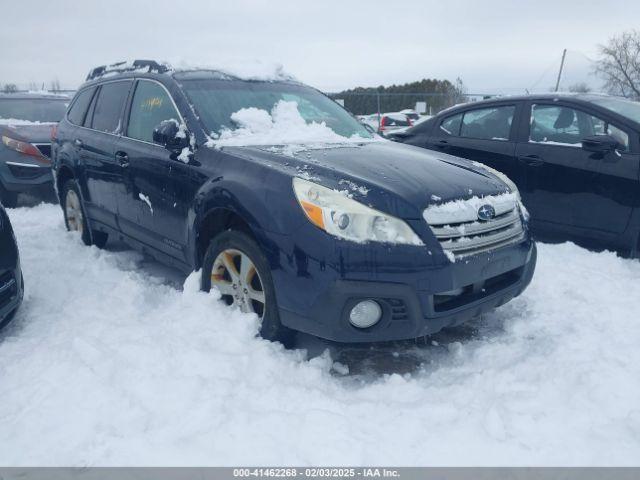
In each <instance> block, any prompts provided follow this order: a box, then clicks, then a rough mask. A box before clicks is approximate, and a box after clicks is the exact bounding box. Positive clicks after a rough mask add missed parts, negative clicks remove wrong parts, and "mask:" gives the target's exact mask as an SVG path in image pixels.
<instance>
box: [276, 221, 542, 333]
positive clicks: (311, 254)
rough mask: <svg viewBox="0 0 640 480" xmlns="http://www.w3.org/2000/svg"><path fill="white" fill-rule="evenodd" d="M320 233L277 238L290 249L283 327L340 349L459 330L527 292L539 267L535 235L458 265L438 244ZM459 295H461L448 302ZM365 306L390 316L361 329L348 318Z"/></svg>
mask: <svg viewBox="0 0 640 480" xmlns="http://www.w3.org/2000/svg"><path fill="white" fill-rule="evenodd" d="M312 228H313V229H315V227H312ZM315 230H316V231H312V230H309V228H308V227H304V228H303V229H302V231H301V232H300V234H297V235H296V236H295V239H293V238H289V237H286V238H284V237H281V238H278V239H272V240H274V241H273V243H272V244H277V245H283V244H285V245H286V244H287V243H288V247H287V248H288V251H286V250H285V251H282V250H281V251H280V255H279V257H278V261H277V262H275V264H274V265H272V276H273V279H274V283H275V287H276V296H277V300H278V306H279V309H280V320H281V321H282V323H283V324H284V325H286V326H288V327H290V328H293V329H295V330H299V331H303V332H306V333H310V334H312V335H315V336H318V337H322V338H325V339H328V340H334V341H339V342H379V341H390V340H403V339H411V338H417V337H421V336H425V335H429V334H433V333H435V332H437V331H439V330H441V329H442V328H444V327H448V326H454V325H459V324H461V323H464V322H466V321H468V320H470V319H472V318H474V317H477V316H479V315H481V314H483V313H485V312H488V311H490V310H492V309H493V308H496V307H498V306H500V305H503V304H504V303H506V302H508V301H509V300H511V299H512V298H514V297H516V296H518V295H519V294H520V293H522V292H523V291H524V289H525V288H526V287H527V286H528V285H529V283H530V282H531V278H532V276H533V273H534V270H535V265H536V257H537V254H536V247H535V244H534V243H533V242H532V241H531V240H530V238H529V237H528V236H526V237H525V239H524V240H523V241H521V242H520V243H517V244H513V245H508V246H505V247H501V248H498V249H496V250H493V251H490V252H486V253H482V254H478V255H474V256H470V257H466V258H464V257H463V258H461V259H459V260H457V261H456V262H454V263H451V262H450V261H449V260H448V259H447V258H446V257H445V256H444V254H443V253H442V251H441V249H439V246H437V245H431V246H430V245H426V246H424V247H415V246H399V245H398V246H392V245H382V244H375V243H368V244H362V245H359V244H353V243H350V242H345V241H340V240H337V239H333V238H330V237H328V236H327V235H325V234H324V233H323V232H319V231H318V230H317V229H315ZM268 256H269V258H274V256H273V255H268ZM456 289H458V290H459V289H462V293H461V294H459V295H457V296H445V295H442V293H443V292H451V291H453V290H456ZM364 299H373V300H376V301H377V302H378V303H379V304H380V305H381V306H382V310H383V316H382V319H381V320H380V321H379V322H378V323H377V324H376V325H374V326H373V327H370V328H367V329H359V328H356V327H354V326H352V325H351V324H350V323H349V321H348V317H349V312H350V310H351V308H352V307H353V306H354V305H355V304H356V303H357V302H358V301H361V300H364Z"/></svg>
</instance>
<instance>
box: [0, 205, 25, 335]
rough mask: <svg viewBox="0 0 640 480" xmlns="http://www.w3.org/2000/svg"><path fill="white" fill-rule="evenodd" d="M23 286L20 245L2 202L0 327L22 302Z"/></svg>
mask: <svg viewBox="0 0 640 480" xmlns="http://www.w3.org/2000/svg"><path fill="white" fill-rule="evenodd" d="M22 286H23V284H22V273H21V270H20V256H19V255H18V246H17V245H16V239H15V237H14V235H13V229H12V228H11V223H10V222H9V217H8V216H7V212H5V211H4V207H3V206H2V204H0V328H2V327H3V326H4V325H6V324H7V323H8V322H9V321H10V320H11V318H12V317H13V314H14V313H15V311H16V310H17V309H18V306H19V305H20V303H21V302H22V293H23V289H22Z"/></svg>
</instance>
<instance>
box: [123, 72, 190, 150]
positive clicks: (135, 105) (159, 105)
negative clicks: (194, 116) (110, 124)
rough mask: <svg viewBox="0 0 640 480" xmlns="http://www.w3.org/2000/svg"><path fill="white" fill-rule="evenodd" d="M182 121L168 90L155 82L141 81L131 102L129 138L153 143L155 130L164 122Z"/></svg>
mask: <svg viewBox="0 0 640 480" xmlns="http://www.w3.org/2000/svg"><path fill="white" fill-rule="evenodd" d="M172 119H173V120H176V121H179V120H180V116H179V115H178V112H177V110H176V109H175V107H174V106H173V101H172V100H171V97H169V95H168V94H167V92H166V90H165V89H164V88H163V87H162V86H161V85H158V84H157V83H155V82H149V81H144V80H140V81H139V82H138V86H137V87H136V91H135V93H134V94H133V101H132V102H131V113H130V114H129V126H128V127H127V137H130V138H135V139H137V140H143V141H145V142H150V143H152V142H153V130H154V129H155V128H156V127H157V126H158V125H160V123H162V122H163V121H164V120H172Z"/></svg>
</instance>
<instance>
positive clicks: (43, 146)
mask: <svg viewBox="0 0 640 480" xmlns="http://www.w3.org/2000/svg"><path fill="white" fill-rule="evenodd" d="M34 145H35V146H36V148H37V149H38V150H40V153H42V154H43V155H44V156H45V157H47V158H51V144H50V143H34Z"/></svg>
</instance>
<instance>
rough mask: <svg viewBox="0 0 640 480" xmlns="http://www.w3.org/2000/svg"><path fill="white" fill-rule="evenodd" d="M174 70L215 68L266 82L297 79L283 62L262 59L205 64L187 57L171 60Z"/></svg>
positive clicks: (243, 77) (242, 78)
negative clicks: (189, 59) (191, 60)
mask: <svg viewBox="0 0 640 480" xmlns="http://www.w3.org/2000/svg"><path fill="white" fill-rule="evenodd" d="M171 64H172V65H173V66H172V67H170V68H171V70H172V71H173V72H188V71H193V70H213V71H216V72H220V73H224V74H226V75H229V76H232V77H236V78H239V79H241V80H260V81H265V82H277V81H297V80H296V78H295V77H294V76H293V75H292V74H290V73H289V72H286V71H285V69H284V67H283V66H282V64H280V63H275V62H265V61H262V60H243V61H229V62H224V63H220V64H218V63H215V64H212V65H204V64H199V63H191V62H189V61H188V60H185V59H179V60H177V61H174V62H171Z"/></svg>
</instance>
